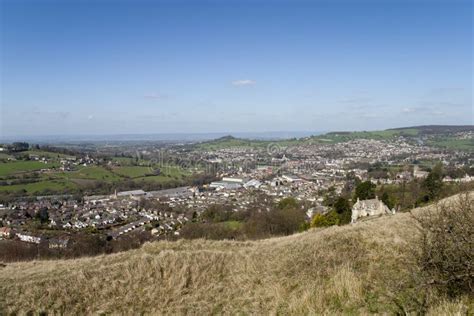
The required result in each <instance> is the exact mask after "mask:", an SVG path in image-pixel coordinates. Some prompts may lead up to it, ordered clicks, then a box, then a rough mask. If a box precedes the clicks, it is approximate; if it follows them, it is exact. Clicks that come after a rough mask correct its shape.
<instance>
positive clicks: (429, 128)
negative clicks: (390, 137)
mask: <svg viewBox="0 0 474 316" xmlns="http://www.w3.org/2000/svg"><path fill="white" fill-rule="evenodd" d="M406 129H416V130H418V134H444V133H459V132H473V131H474V125H422V126H413V127H403V128H392V129H389V130H394V131H398V130H406Z"/></svg>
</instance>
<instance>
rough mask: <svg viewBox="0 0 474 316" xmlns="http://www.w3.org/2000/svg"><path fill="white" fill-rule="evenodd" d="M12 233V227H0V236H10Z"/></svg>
mask: <svg viewBox="0 0 474 316" xmlns="http://www.w3.org/2000/svg"><path fill="white" fill-rule="evenodd" d="M11 235H12V229H11V228H10V227H0V237H1V238H10V237H11Z"/></svg>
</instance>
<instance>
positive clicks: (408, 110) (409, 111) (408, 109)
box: [402, 108, 416, 113]
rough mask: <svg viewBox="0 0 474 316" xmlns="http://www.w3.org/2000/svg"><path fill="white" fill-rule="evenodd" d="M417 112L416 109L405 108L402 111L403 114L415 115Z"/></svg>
mask: <svg viewBox="0 0 474 316" xmlns="http://www.w3.org/2000/svg"><path fill="white" fill-rule="evenodd" d="M415 111H416V110H415V109H414V108H403V109H402V112H403V113H413V112H415Z"/></svg>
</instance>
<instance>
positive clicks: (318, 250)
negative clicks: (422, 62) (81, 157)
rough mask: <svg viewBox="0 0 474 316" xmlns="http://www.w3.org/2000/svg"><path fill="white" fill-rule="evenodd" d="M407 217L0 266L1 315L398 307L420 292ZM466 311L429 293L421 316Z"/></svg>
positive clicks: (464, 303) (465, 304) (466, 302)
mask: <svg viewBox="0 0 474 316" xmlns="http://www.w3.org/2000/svg"><path fill="white" fill-rule="evenodd" d="M453 199H454V198H451V199H450V200H448V201H447V202H448V203H449V202H451V201H453ZM425 211H426V209H417V210H414V211H413V212H414V213H415V214H422V213H423V212H425ZM415 223H416V221H415V220H414V218H413V217H412V216H411V215H410V214H408V213H400V214H396V215H394V216H387V217H381V218H376V219H373V220H368V221H364V222H360V223H357V224H355V225H348V226H342V227H331V228H327V229H319V230H310V231H307V232H304V233H300V234H296V235H292V236H288V237H281V238H273V239H267V240H261V241H249V242H234V241H205V240H195V241H186V240H181V241H178V242H157V243H149V244H145V245H144V246H143V247H142V248H140V249H137V250H133V251H129V252H123V253H118V254H114V255H108V256H99V257H93V258H82V259H76V260H59V261H35V262H22V263H13V264H8V265H6V266H4V267H3V268H0V312H1V311H2V310H3V311H4V312H5V313H19V314H27V313H29V312H35V313H40V312H52V311H55V312H57V313H60V314H91V313H94V314H97V313H107V314H117V313H119V314H141V313H145V314H199V315H200V314H221V313H226V314H229V313H232V314H285V315H286V314H341V313H344V314H346V313H349V314H367V313H392V314H393V313H404V312H406V311H410V306H412V304H415V303H413V299H412V297H413V296H414V295H416V294H417V291H419V290H418V289H413V287H412V286H410V283H409V280H410V273H411V267H412V264H413V263H412V255H411V254H412V253H411V252H410V250H409V249H411V246H413V245H414V243H416V242H417V238H418V232H419V231H418V230H417V228H416V224H415ZM466 308H470V311H471V313H472V311H473V299H472V298H470V299H469V298H464V299H463V300H461V301H455V302H448V301H444V300H442V299H440V298H438V297H436V298H435V299H433V298H432V300H431V305H430V306H429V307H428V314H431V315H440V314H448V313H451V314H454V313H463V314H466V313H468V311H467V310H466Z"/></svg>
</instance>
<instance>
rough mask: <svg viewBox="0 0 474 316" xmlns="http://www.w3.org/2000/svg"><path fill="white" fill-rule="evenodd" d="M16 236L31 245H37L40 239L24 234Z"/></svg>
mask: <svg viewBox="0 0 474 316" xmlns="http://www.w3.org/2000/svg"><path fill="white" fill-rule="evenodd" d="M16 236H17V237H18V238H19V239H20V240H21V241H24V242H29V243H32V244H39V243H40V242H41V237H36V236H32V235H28V234H26V233H17V234H16Z"/></svg>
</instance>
